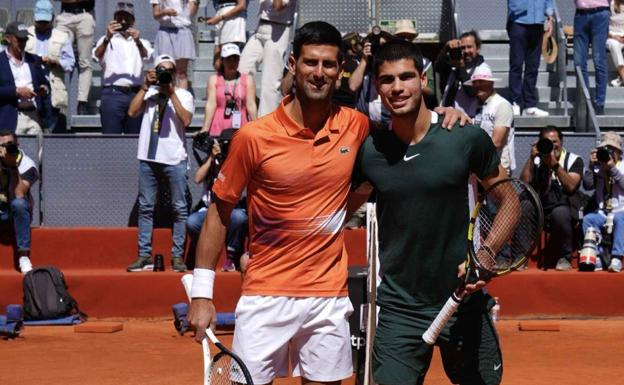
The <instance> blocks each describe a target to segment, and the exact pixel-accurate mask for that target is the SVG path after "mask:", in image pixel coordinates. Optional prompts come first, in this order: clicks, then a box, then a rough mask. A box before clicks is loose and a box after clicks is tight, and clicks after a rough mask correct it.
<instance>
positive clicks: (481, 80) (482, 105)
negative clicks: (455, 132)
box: [465, 63, 516, 175]
mask: <svg viewBox="0 0 624 385" xmlns="http://www.w3.org/2000/svg"><path fill="white" fill-rule="evenodd" d="M497 80H500V79H496V78H494V77H493V76H492V70H491V69H490V67H489V66H488V65H487V64H485V63H484V64H481V65H480V66H478V67H477V68H476V69H475V71H474V72H473V74H472V76H471V77H470V80H469V81H467V82H466V83H465V84H466V85H468V86H472V88H473V90H474V92H475V96H476V98H477V104H478V107H477V113H476V115H475V117H474V124H475V125H477V126H480V127H481V128H482V129H483V130H484V131H485V132H487V133H488V135H489V136H490V137H491V138H492V142H494V146H495V147H496V151H497V152H498V155H499V156H500V158H501V165H502V166H503V167H504V168H505V170H506V171H507V174H508V175H511V172H512V171H513V170H515V169H516V157H515V155H514V153H515V151H514V128H513V109H512V106H511V103H509V102H508V101H507V99H505V98H503V97H502V96H500V95H499V94H497V93H496V91H495V90H494V82H495V81H497Z"/></svg>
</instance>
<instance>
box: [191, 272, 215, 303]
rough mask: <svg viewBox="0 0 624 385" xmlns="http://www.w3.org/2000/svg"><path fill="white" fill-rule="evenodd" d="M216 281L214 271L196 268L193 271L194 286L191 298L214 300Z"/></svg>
mask: <svg viewBox="0 0 624 385" xmlns="http://www.w3.org/2000/svg"><path fill="white" fill-rule="evenodd" d="M214 280H215V272H214V270H210V269H200V268H195V269H194V270H193V285H192V286H191V298H208V299H212V291H213V288H214Z"/></svg>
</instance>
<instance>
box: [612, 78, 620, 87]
mask: <svg viewBox="0 0 624 385" xmlns="http://www.w3.org/2000/svg"><path fill="white" fill-rule="evenodd" d="M609 84H611V87H622V79H620V78H615V79H613V80H611V81H610V82H609Z"/></svg>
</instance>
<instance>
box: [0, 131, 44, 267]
mask: <svg viewBox="0 0 624 385" xmlns="http://www.w3.org/2000/svg"><path fill="white" fill-rule="evenodd" d="M38 179H39V172H38V171H37V166H36V165H35V162H33V160H32V159H30V158H29V157H28V156H27V155H26V154H24V151H22V150H21V149H20V148H19V142H18V141H17V136H16V135H15V134H14V133H12V132H11V131H0V223H2V224H3V225H9V226H11V225H12V226H13V228H14V231H15V237H16V241H17V254H18V256H19V268H20V271H21V272H22V274H26V273H27V272H29V271H30V270H32V263H31V262H30V240H31V237H30V235H31V234H30V222H31V220H32V207H33V199H32V196H31V195H30V188H31V187H32V185H33V184H34V183H35V182H37V180H38Z"/></svg>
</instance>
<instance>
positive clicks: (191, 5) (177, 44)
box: [150, 0, 199, 89]
mask: <svg viewBox="0 0 624 385" xmlns="http://www.w3.org/2000/svg"><path fill="white" fill-rule="evenodd" d="M198 3H199V0H150V4H152V15H153V16H154V19H156V20H157V21H158V22H159V23H160V28H159V29H158V33H157V34H156V42H155V47H154V48H155V51H156V55H155V56H159V55H171V56H173V57H174V58H175V61H176V78H177V82H176V83H177V85H178V87H180V88H183V89H186V88H188V76H187V71H188V62H189V60H193V59H195V39H194V38H193V31H192V29H191V26H192V24H193V23H192V21H191V19H192V18H193V17H194V16H195V15H196V14H197V8H198Z"/></svg>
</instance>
